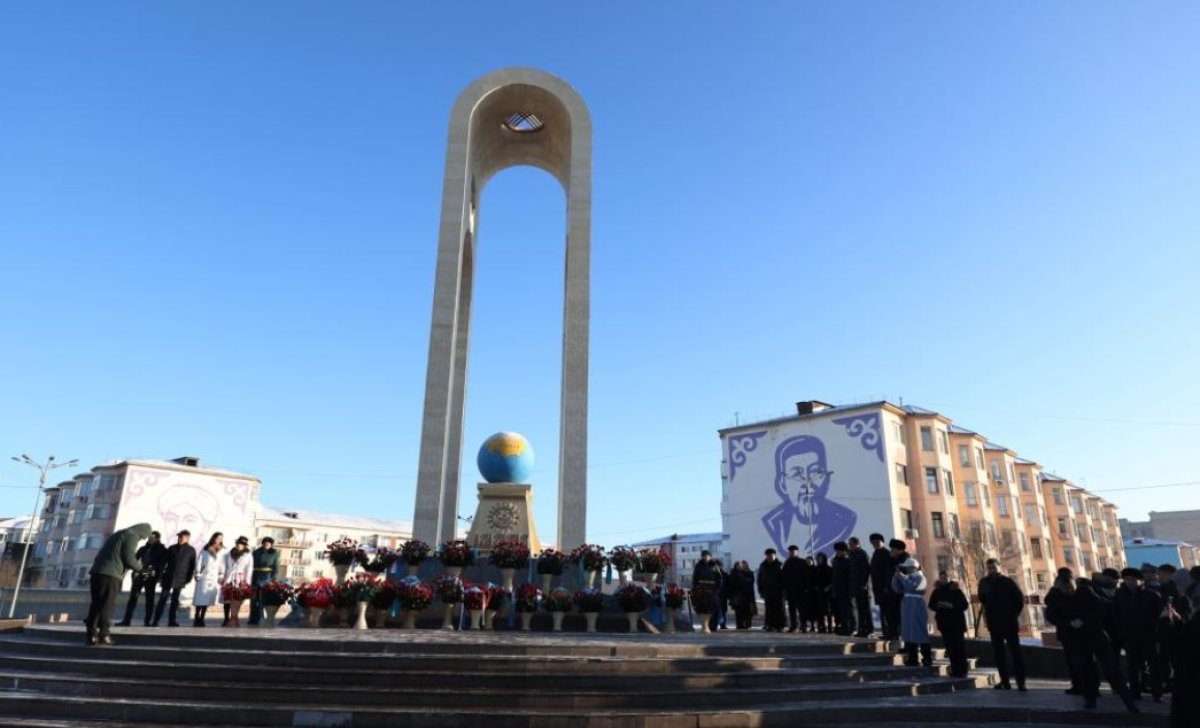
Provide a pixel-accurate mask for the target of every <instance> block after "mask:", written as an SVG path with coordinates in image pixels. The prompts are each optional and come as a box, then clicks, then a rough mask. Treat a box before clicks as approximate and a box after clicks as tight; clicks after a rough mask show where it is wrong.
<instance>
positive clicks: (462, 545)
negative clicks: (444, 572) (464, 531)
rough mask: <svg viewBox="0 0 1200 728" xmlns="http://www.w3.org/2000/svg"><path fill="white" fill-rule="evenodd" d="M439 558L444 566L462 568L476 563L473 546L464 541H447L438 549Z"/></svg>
mask: <svg viewBox="0 0 1200 728" xmlns="http://www.w3.org/2000/svg"><path fill="white" fill-rule="evenodd" d="M437 558H438V560H439V561H441V562H442V566H449V567H457V568H460V569H461V568H462V567H464V566H470V565H471V564H473V563H475V553H474V551H472V549H471V544H469V543H467V542H466V541H463V540H462V539H459V540H456V541H447V542H446V543H444V544H442V545H441V547H439V548H438V552H437Z"/></svg>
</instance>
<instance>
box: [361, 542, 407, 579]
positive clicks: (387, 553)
mask: <svg viewBox="0 0 1200 728" xmlns="http://www.w3.org/2000/svg"><path fill="white" fill-rule="evenodd" d="M399 558H400V554H398V553H397V552H395V551H393V550H391V549H389V548H388V547H386V546H380V547H379V548H377V549H375V553H374V554H372V555H371V560H370V561H368V562H367V563H365V564H363V568H364V569H366V570H367V571H369V572H371V573H372V574H382V573H384V572H385V571H387V570H388V569H390V568H392V564H394V563H396V561H397V560H398V559H399Z"/></svg>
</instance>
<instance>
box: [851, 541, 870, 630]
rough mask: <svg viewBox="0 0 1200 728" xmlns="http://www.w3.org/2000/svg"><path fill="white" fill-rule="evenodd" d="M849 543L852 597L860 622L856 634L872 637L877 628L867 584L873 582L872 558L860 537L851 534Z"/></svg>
mask: <svg viewBox="0 0 1200 728" xmlns="http://www.w3.org/2000/svg"><path fill="white" fill-rule="evenodd" d="M847 544H848V545H849V547H850V597H851V598H852V599H853V600H854V607H855V609H856V613H855V621H856V622H857V623H858V624H857V626H858V629H857V630H855V632H854V636H855V637H870V636H871V631H872V630H873V629H874V628H875V622H874V620H873V619H872V618H871V599H870V597H868V596H867V584H869V583H870V582H871V559H870V557H869V556H867V552H866V551H864V550H863V547H862V544H860V543H859V541H858V537H856V536H851V537H850V540H849V541H848V542H847Z"/></svg>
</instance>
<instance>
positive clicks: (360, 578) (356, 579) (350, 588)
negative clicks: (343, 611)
mask: <svg viewBox="0 0 1200 728" xmlns="http://www.w3.org/2000/svg"><path fill="white" fill-rule="evenodd" d="M339 591H340V592H341V593H342V595H343V601H345V602H349V603H353V602H369V601H371V600H372V599H374V598H375V594H376V593H377V592H378V591H379V579H378V578H376V577H375V575H374V574H366V573H362V574H355V575H354V576H353V577H352V578H351V579H349V580H348V581H347V582H346V583H345V584H342V586H341V587H339Z"/></svg>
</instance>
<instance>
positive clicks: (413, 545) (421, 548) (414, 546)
mask: <svg viewBox="0 0 1200 728" xmlns="http://www.w3.org/2000/svg"><path fill="white" fill-rule="evenodd" d="M429 551H430V548H429V544H427V543H425V542H424V541H418V540H416V539H413V540H411V541H405V542H404V545H403V546H401V547H400V552H399V555H400V560H401V561H403V562H404V563H405V564H408V565H409V566H420V565H421V564H422V563H424V561H425V559H427V558H429Z"/></svg>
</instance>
